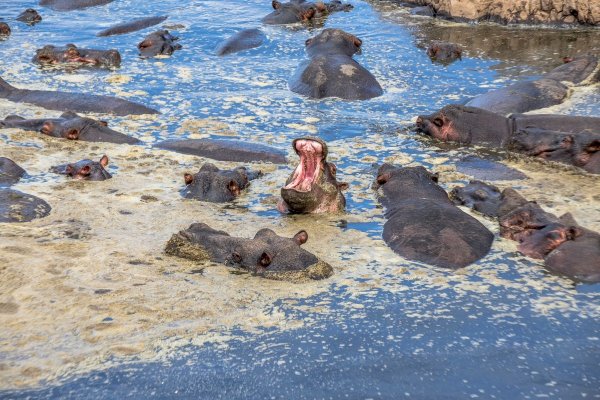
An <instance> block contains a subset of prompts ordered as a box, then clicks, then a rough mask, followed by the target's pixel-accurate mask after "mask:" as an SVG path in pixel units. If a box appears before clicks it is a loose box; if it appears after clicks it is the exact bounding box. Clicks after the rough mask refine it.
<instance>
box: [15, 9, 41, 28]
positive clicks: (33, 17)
mask: <svg viewBox="0 0 600 400" xmlns="http://www.w3.org/2000/svg"><path fill="white" fill-rule="evenodd" d="M41 20H42V16H41V15H40V14H39V13H38V12H37V11H36V10H34V9H33V8H28V9H27V10H25V11H23V12H22V13H21V14H19V16H18V17H17V21H21V22H24V23H26V24H27V25H35V24H37V23H38V22H40V21H41Z"/></svg>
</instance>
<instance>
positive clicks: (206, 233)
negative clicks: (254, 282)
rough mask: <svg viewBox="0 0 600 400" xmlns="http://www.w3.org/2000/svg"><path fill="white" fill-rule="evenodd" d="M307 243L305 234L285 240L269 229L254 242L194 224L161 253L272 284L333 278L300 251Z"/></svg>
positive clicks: (327, 269) (325, 267) (323, 265)
mask: <svg viewBox="0 0 600 400" xmlns="http://www.w3.org/2000/svg"><path fill="white" fill-rule="evenodd" d="M307 240H308V234H307V233H306V232H305V231H300V232H298V233H297V234H296V235H295V236H294V237H293V238H286V237H282V236H279V235H277V234H276V233H275V232H273V231H272V230H271V229H261V230H259V231H258V232H257V233H256V235H255V236H254V238H252V239H246V238H239V237H233V236H229V234H228V233H226V232H224V231H217V230H215V229H212V228H211V227H209V226H208V225H207V224H204V223H195V224H192V225H190V227H189V228H188V229H186V230H182V231H180V232H179V233H177V234H175V235H173V236H172V237H171V239H170V240H169V242H168V243H167V246H166V249H165V252H166V253H167V254H169V255H173V256H177V257H183V258H187V259H190V260H193V261H196V262H207V261H212V262H218V263H222V264H225V265H228V266H232V267H235V268H241V269H243V270H246V271H249V272H251V273H252V274H255V275H258V276H262V277H264V278H269V279H276V280H288V281H292V282H302V281H308V280H311V279H317V280H318V279H324V278H328V277H330V276H331V275H333V268H331V266H330V265H329V264H327V263H325V262H323V261H321V260H319V259H318V258H317V257H316V256H315V255H313V254H311V253H309V252H308V251H306V250H304V249H302V248H301V247H300V246H301V245H302V244H304V243H306V241H307Z"/></svg>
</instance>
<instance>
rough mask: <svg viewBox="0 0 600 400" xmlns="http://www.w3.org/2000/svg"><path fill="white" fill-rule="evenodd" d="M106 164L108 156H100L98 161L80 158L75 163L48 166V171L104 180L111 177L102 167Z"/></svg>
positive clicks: (80, 177) (91, 179)
mask: <svg viewBox="0 0 600 400" xmlns="http://www.w3.org/2000/svg"><path fill="white" fill-rule="evenodd" d="M107 165H108V157H107V156H102V158H100V161H92V160H81V161H77V162H75V163H69V164H62V165H57V166H54V167H52V168H50V171H51V172H54V173H57V174H61V175H67V176H70V177H71V178H73V179H78V180H86V181H104V180H106V179H110V178H112V175H111V174H110V173H109V172H108V171H107V170H105V169H104V167H106V166H107Z"/></svg>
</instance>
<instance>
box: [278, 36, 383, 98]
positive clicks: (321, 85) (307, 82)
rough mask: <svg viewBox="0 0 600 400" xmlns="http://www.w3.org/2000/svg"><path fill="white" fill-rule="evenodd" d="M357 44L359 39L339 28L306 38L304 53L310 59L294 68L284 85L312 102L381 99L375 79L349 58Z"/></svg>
mask: <svg viewBox="0 0 600 400" xmlns="http://www.w3.org/2000/svg"><path fill="white" fill-rule="evenodd" d="M361 45H362V41H361V40H360V39H359V38H357V37H356V36H354V35H351V34H349V33H347V32H344V31H342V30H340V29H324V30H323V31H322V32H321V33H320V34H318V35H317V36H315V37H314V38H311V39H308V40H307V41H306V53H307V54H308V57H309V58H310V60H307V61H304V62H302V63H301V64H300V65H299V66H298V68H297V69H296V72H295V73H294V75H293V76H292V77H291V78H290V80H289V82H288V85H289V87H290V90H292V91H293V92H296V93H299V94H301V95H304V96H308V97H311V98H314V99H322V98H324V97H339V98H341V99H345V100H366V99H370V98H373V97H377V96H381V95H382V94H383V89H382V88H381V86H380V85H379V82H377V79H375V77H374V76H373V75H372V74H371V73H370V72H369V71H367V70H366V69H365V68H364V67H362V66H361V65H360V64H359V63H357V62H356V61H354V60H353V59H352V55H353V54H355V53H357V52H358V51H359V50H360V47H361Z"/></svg>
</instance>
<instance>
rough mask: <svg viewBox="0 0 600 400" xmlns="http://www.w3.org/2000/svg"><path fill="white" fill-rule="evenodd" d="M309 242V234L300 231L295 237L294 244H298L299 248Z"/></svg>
mask: <svg viewBox="0 0 600 400" xmlns="http://www.w3.org/2000/svg"><path fill="white" fill-rule="evenodd" d="M307 241H308V233H306V231H300V232H298V233H296V234H295V235H294V242H296V243H297V244H298V246H300V245H303V244H304V243H306V242H307Z"/></svg>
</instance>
